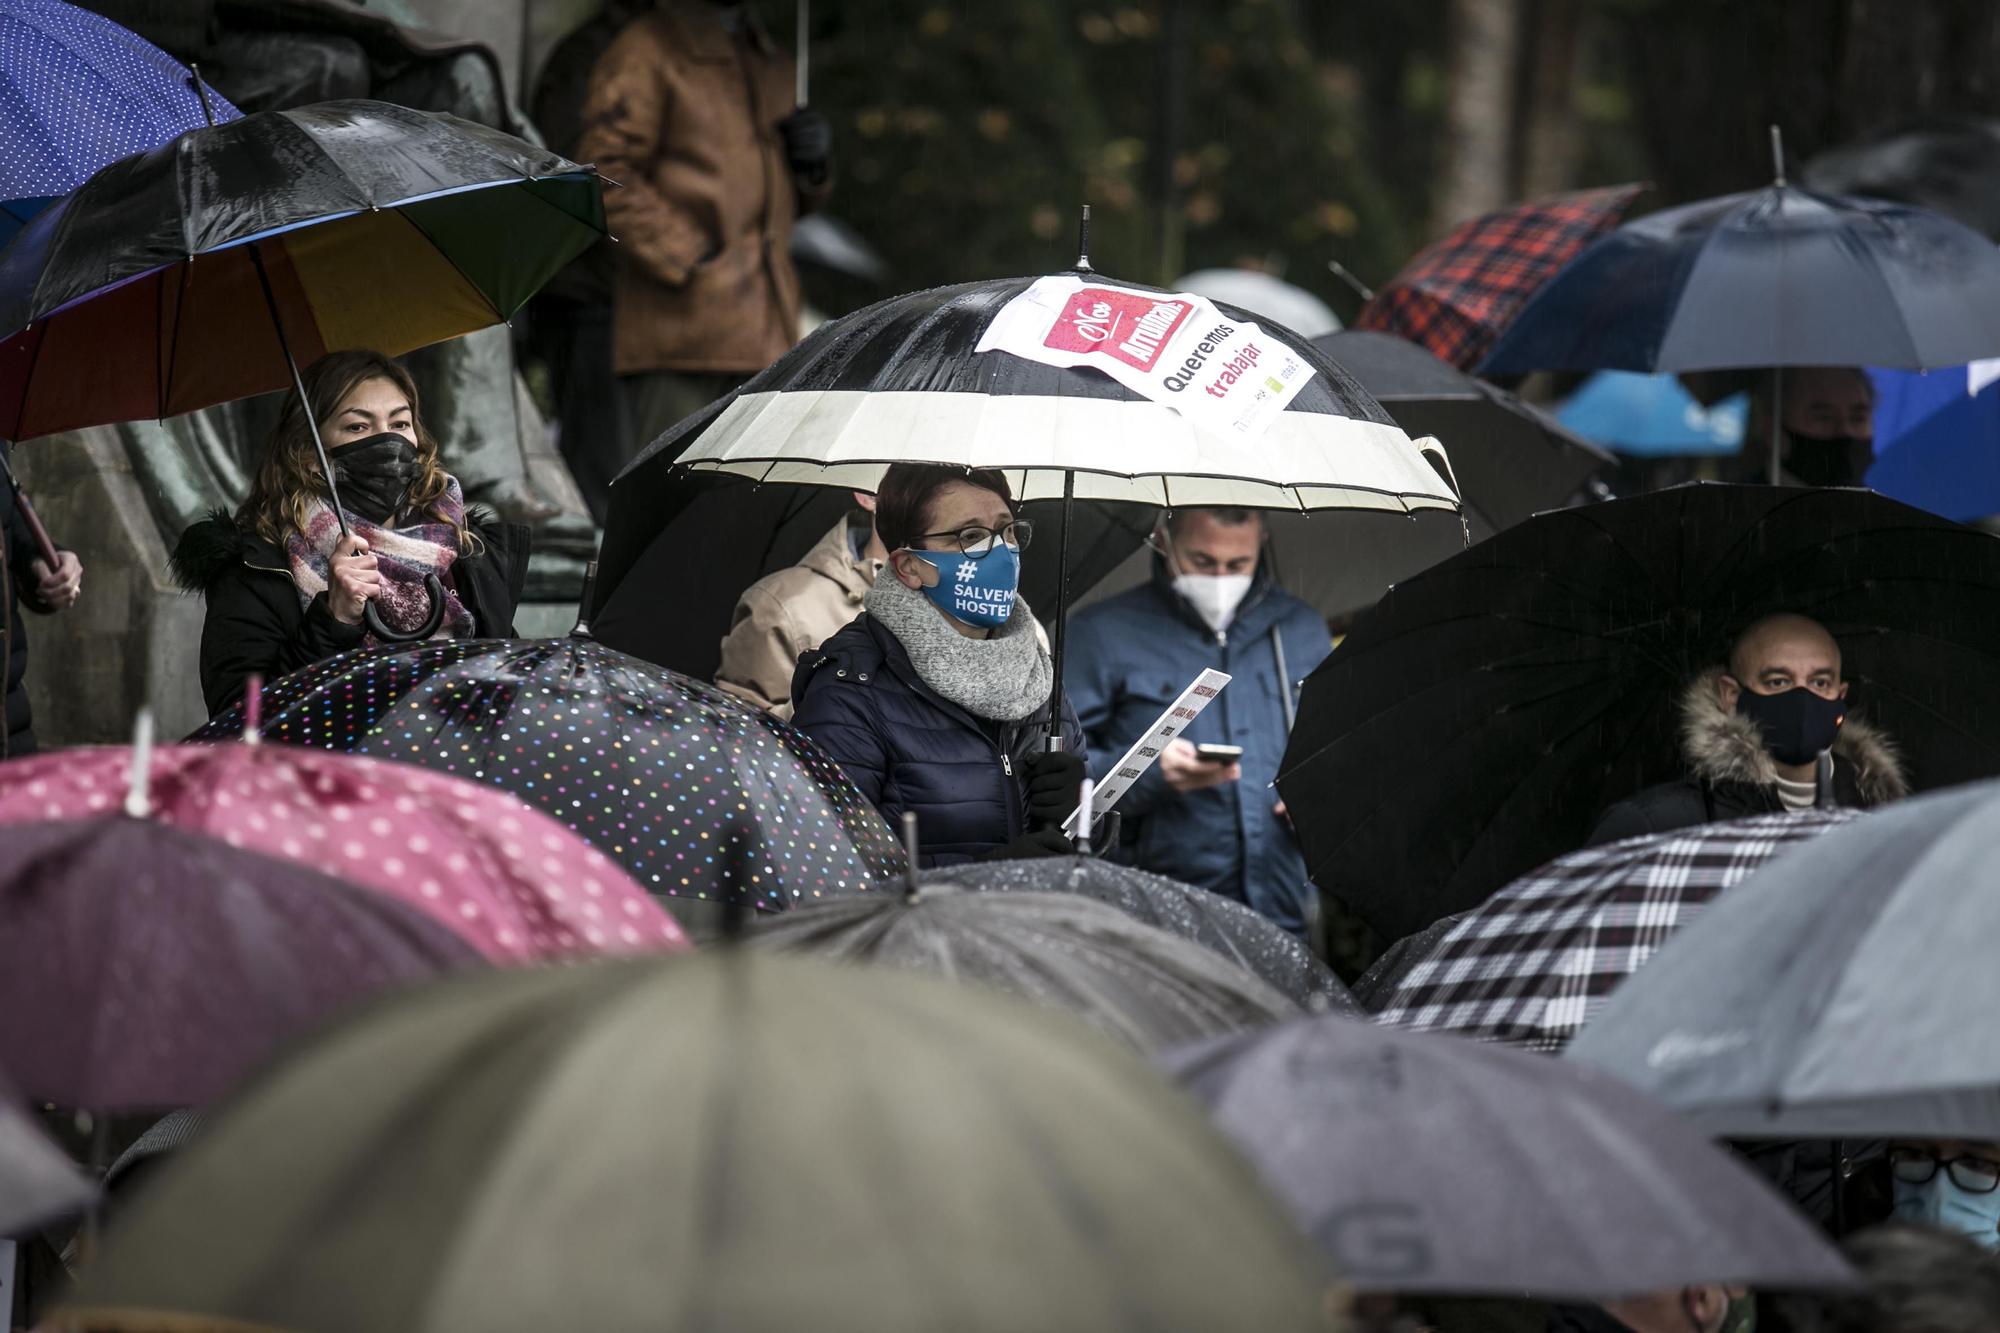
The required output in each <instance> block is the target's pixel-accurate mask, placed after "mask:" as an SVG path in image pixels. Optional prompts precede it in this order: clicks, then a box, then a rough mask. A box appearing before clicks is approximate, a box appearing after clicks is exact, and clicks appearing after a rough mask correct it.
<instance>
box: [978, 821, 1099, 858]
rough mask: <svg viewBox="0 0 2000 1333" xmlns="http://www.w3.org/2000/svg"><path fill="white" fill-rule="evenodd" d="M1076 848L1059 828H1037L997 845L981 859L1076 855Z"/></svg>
mask: <svg viewBox="0 0 2000 1333" xmlns="http://www.w3.org/2000/svg"><path fill="white" fill-rule="evenodd" d="M1075 855H1076V848H1075V847H1074V846H1072V845H1071V844H1070V840H1069V837H1068V835H1066V834H1065V833H1064V832H1063V831H1062V830H1061V829H1059V828H1044V829H1036V830H1035V831H1034V832H1033V833H1023V834H1022V835H1021V836H1020V837H1018V838H1016V839H1014V841H1012V842H1010V843H1007V844H1005V845H1004V846H1000V847H995V848H994V849H993V850H992V851H990V852H987V853H986V854H985V855H983V856H981V857H980V858H979V859H980V860H982V861H1030V860H1034V859H1036V858H1037V857H1043V856H1075Z"/></svg>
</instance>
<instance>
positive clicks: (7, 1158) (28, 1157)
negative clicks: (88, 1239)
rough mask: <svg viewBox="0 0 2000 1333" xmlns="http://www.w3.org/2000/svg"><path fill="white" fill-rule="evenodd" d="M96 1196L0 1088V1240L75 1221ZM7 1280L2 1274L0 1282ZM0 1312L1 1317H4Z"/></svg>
mask: <svg viewBox="0 0 2000 1333" xmlns="http://www.w3.org/2000/svg"><path fill="white" fill-rule="evenodd" d="M95 1193H96V1191H95V1190H93V1189H92V1188H91V1185H90V1182H89V1181H88V1180H87V1179H85V1178H84V1175H83V1173H82V1172H81V1171H79V1170H77V1169H76V1167H75V1166H74V1165H73V1164H72V1163H71V1162H70V1160H69V1158H67V1157H65V1156H63V1153H62V1149H60V1148H58V1147H56V1145H55V1144H54V1143H52V1142H51V1141H50V1140H49V1137H48V1136H47V1135H46V1134H44V1133H42V1131H41V1130H40V1129H39V1128H37V1127H36V1125H35V1122H34V1121H33V1120H32V1119H30V1118H29V1116H28V1113H27V1112H26V1111H25V1110H23V1109H22V1107H21V1105H20V1103H19V1102H18V1101H16V1100H15V1098H14V1094H13V1091H12V1090H11V1089H9V1088H7V1087H6V1086H5V1085H4V1084H0V1240H11V1239H16V1238H18V1237H21V1236H26V1235H29V1234H31V1233H32V1232H33V1231H34V1230H35V1229H36V1228H37V1227H40V1226H43V1225H45V1224H46V1223H49V1222H54V1221H56V1220H58V1219H59V1218H64V1217H74V1216H76V1215H77V1214H79V1213H81V1212H83V1210H84V1209H86V1208H88V1207H89V1206H90V1201H91V1198H92V1197H93V1195H94V1194H95ZM6 1276H11V1275H6V1274H0V1277H6ZM5 1313H6V1311H5V1310H4V1309H0V1314H5Z"/></svg>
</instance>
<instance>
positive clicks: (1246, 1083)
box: [1166, 1015, 1854, 1301]
mask: <svg viewBox="0 0 2000 1333" xmlns="http://www.w3.org/2000/svg"><path fill="white" fill-rule="evenodd" d="M1166 1064H1167V1067H1168V1068H1169V1070H1170V1071H1171V1072H1172V1073H1174V1074H1175V1075H1176V1076H1178V1078H1179V1079H1180V1081H1181V1084H1182V1086H1183V1087H1185V1088H1186V1089H1187V1090H1188V1091H1189V1092H1191V1093H1192V1094H1194V1096H1195V1098H1196V1099H1197V1100H1199V1101H1201V1102H1202V1103H1203V1104H1204V1105H1206V1106H1207V1107H1208V1108H1209V1112H1210V1114H1211V1115H1212V1116H1213V1117H1214V1119H1215V1123H1216V1125H1217V1126H1218V1127H1219V1128H1220V1129H1221V1130H1222V1131H1223V1132H1224V1133H1225V1134H1227V1135H1228V1136H1229V1137H1230V1138H1231V1139H1232V1140H1234V1141H1235V1143H1236V1145H1237V1147H1238V1148H1240V1149H1241V1150H1242V1151H1243V1152H1244V1154H1245V1155H1246V1156H1247V1157H1249V1159H1250V1160H1251V1161H1252V1162H1253V1163H1254V1164H1255V1165H1256V1166H1257V1168H1258V1170H1259V1171H1260V1172H1261V1173H1262V1174H1263V1176H1264V1179H1265V1180H1266V1181H1267V1182H1268V1183H1269V1184H1270V1186H1271V1188H1272V1189H1273V1190H1274V1191H1275V1192H1276V1193H1277V1194H1278V1195H1279V1197H1280V1198H1282V1199H1283V1200H1284V1201H1285V1202H1286V1203H1287V1204H1288V1205H1289V1206H1290V1207H1291V1209H1292V1211H1293V1214H1294V1215H1295V1216H1296V1217H1297V1218H1298V1219H1299V1221H1300V1223H1301V1224H1302V1225H1303V1226H1304V1228H1305V1229H1306V1231H1307V1232H1308V1233H1309V1234H1310V1235H1311V1236H1312V1237H1313V1238H1314V1240H1315V1241H1316V1242H1318V1244H1319V1245H1320V1247H1321V1248H1322V1249H1323V1250H1324V1251H1325V1252H1326V1253H1327V1254H1328V1256H1329V1257H1330V1258H1331V1259H1332V1260H1333V1261H1334V1262H1335V1263H1336V1264H1337V1265H1338V1266H1339V1267H1340V1270H1341V1273H1342V1274H1343V1276H1344V1278H1345V1280H1346V1282H1347V1283H1348V1285H1350V1286H1352V1287H1353V1288H1354V1289H1355V1290H1357V1291H1366V1292H1436V1293H1443V1294H1452V1295H1468V1296H1472V1295H1492V1296H1510V1297H1520V1296H1522V1295H1527V1296H1529V1297H1533V1298H1536V1299H1541V1300H1586V1301H1587V1300H1599V1299H1604V1298H1609V1297H1614V1296H1629V1295H1631V1294H1633V1293H1634V1292H1636V1291H1659V1290H1664V1289H1670V1288H1675V1287H1681V1286H1685V1285H1688V1284H1691V1283H1700V1282H1719V1283H1744V1284H1750V1285H1756V1286H1765V1287H1795V1288H1810V1287H1822V1286H1826V1287H1834V1286H1849V1285H1852V1284H1853V1280H1854V1279H1853V1277H1852V1274H1851V1273H1850V1271H1849V1270H1848V1268H1847V1265H1846V1264H1845V1263H1844V1262H1843V1261H1842V1259H1841V1257H1840V1254H1839V1252H1838V1251H1837V1250H1835V1249H1834V1248H1833V1246H1832V1245H1831V1244H1830V1243H1829V1242H1828V1241H1827V1240H1826V1239H1825V1238H1824V1237H1823V1236H1821V1235H1820V1234H1819V1233H1818V1232H1817V1231H1816V1230H1815V1228H1814V1227H1813V1226H1812V1225H1811V1224H1810V1223H1809V1222H1807V1221H1806V1220H1805V1218H1804V1217H1802V1216H1800V1215H1799V1214H1798V1213H1797V1212H1796V1211H1794V1210H1793V1208H1792V1207H1791V1205H1789V1204H1788V1203H1786V1202H1785V1201H1784V1200H1783V1199H1781V1198H1780V1197H1779V1196H1778V1195H1777V1194H1776V1193H1775V1192H1773V1191H1772V1189H1771V1188H1770V1186H1768V1185H1766V1184H1764V1183H1763V1182H1762V1181H1761V1180H1759V1179H1757V1177H1756V1176H1755V1175H1754V1174H1753V1173H1752V1172H1751V1171H1750V1170H1749V1169H1748V1168H1746V1167H1744V1166H1743V1165H1741V1164H1740V1163H1738V1162H1736V1161H1735V1160H1734V1159H1733V1158H1731V1157H1730V1156H1729V1155H1728V1154H1727V1153H1725V1152H1723V1151H1722V1150H1721V1149H1719V1148H1716V1147H1714V1146H1712V1145H1710V1144H1709V1143H1707V1142H1705V1141H1704V1140H1703V1139H1702V1137H1701V1136H1700V1134H1699V1133H1698V1132H1696V1131H1695V1130H1694V1129H1693V1128H1691V1127H1690V1126H1688V1125H1686V1124H1684V1123H1682V1122H1681V1121H1679V1120H1678V1119H1677V1118H1676V1117H1675V1116H1674V1115H1673V1114H1672V1113H1670V1112H1669V1111H1667V1110H1666V1109H1665V1108H1663V1107H1661V1106H1660V1105H1658V1104H1657V1103H1655V1102H1653V1101H1651V1100H1649V1099H1648V1098H1646V1097H1643V1096H1641V1095H1639V1094H1638V1093H1636V1092H1634V1091H1633V1090H1632V1089H1631V1088H1629V1087H1627V1086H1626V1085H1625V1084H1624V1083H1621V1082H1620V1081H1618V1080H1617V1079H1614V1078H1611V1077H1609V1076H1606V1075H1600V1074H1597V1073H1596V1072H1595V1071H1591V1070H1586V1069H1582V1068H1579V1067H1576V1066H1570V1065H1563V1064H1559V1063H1557V1062H1554V1061H1550V1060H1547V1059H1545V1058H1543V1057H1540V1056H1535V1055H1529V1054H1527V1053H1525V1052H1521V1051H1510V1050H1507V1049H1505V1048H1502V1047H1497V1046H1491V1045H1487V1044H1484V1043H1480V1042H1472V1041H1465V1040H1461V1039H1459V1038H1455V1037H1444V1036H1439V1035H1436V1034H1433V1033H1420V1032H1403V1031H1398V1030H1397V1029H1394V1028H1387V1027H1382V1026H1379V1025H1376V1024H1370V1023H1359V1022H1355V1021H1353V1020H1351V1019H1346V1018H1340V1017H1337V1016H1331V1015H1329V1016H1325V1017H1319V1018H1308V1019H1302V1020H1299V1021H1297V1022H1293V1023H1287V1024H1285V1025H1284V1026H1282V1027H1278V1028H1273V1029H1271V1030H1269V1031H1265V1032H1255V1033H1247V1034H1244V1035H1242V1036H1239V1037H1226V1038H1223V1039H1221V1040H1219V1041H1216V1042H1212V1043H1210V1044H1208V1045H1206V1046H1203V1047H1199V1048H1196V1049H1194V1050H1191V1051H1186V1052H1177V1053H1175V1054H1174V1055H1173V1056H1171V1057H1169V1058H1168V1060H1167V1061H1166Z"/></svg>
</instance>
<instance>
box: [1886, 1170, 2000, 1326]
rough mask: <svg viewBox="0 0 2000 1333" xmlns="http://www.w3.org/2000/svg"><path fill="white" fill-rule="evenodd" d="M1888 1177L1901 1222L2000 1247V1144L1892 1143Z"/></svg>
mask: <svg viewBox="0 0 2000 1333" xmlns="http://www.w3.org/2000/svg"><path fill="white" fill-rule="evenodd" d="M1889 1182H1890V1189H1891V1190H1892V1191H1893V1195H1892V1197H1893V1199H1894V1203H1893V1206H1892V1210H1891V1211H1892V1213H1893V1215H1894V1216H1895V1217H1896V1218H1897V1219H1898V1220H1899V1221H1903V1222H1915V1223H1921V1224H1923V1225H1925V1226H1929V1227H1935V1228H1937V1229H1938V1230H1940V1231H1950V1232H1955V1233H1957V1234H1958V1235H1961V1236H1964V1237H1966V1238H1967V1239H1968V1240H1971V1241H1974V1242H1976V1243H1977V1244H1979V1245H1981V1246H1982V1247H1984V1248H1986V1249H1989V1250H2000V1143H1990V1142H1988V1143H1968V1142H1961V1141H1959V1140H1905V1141H1902V1142H1897V1143H1891V1144H1890V1145H1889ZM1995 1327H2000V1324H1996V1325H1995Z"/></svg>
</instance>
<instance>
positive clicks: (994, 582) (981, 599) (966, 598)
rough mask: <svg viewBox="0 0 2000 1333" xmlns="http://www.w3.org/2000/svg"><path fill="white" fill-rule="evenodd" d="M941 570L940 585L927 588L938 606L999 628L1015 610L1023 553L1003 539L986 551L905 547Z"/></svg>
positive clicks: (981, 624) (959, 617)
mask: <svg viewBox="0 0 2000 1333" xmlns="http://www.w3.org/2000/svg"><path fill="white" fill-rule="evenodd" d="M904 554H906V555H913V556H915V557H916V558H917V559H919V560H921V561H923V562H924V563H925V564H927V565H929V566H930V567H931V568H932V569H935V570H936V571H937V572H938V581H937V586H936V587H932V588H925V589H923V590H922V591H923V594H924V596H926V597H928V598H930V599H931V601H932V602H934V603H936V604H937V609H938V610H940V611H942V612H944V613H945V614H946V615H948V616H950V617H951V618H952V619H953V620H956V621H960V622H962V623H964V624H967V625H972V626H975V627H977V628H979V629H998V628H1000V626H1002V625H1004V624H1006V623H1007V618H1008V617H1009V616H1011V615H1013V614H1014V594H1015V590H1016V589H1017V588H1018V587H1019V586H1020V583H1021V553H1020V552H1019V551H1017V550H1015V549H1014V548H1013V547H1011V546H1009V545H1007V543H1005V542H1003V541H996V542H994V543H993V549H992V550H990V551H988V552H986V553H985V554H984V555H965V554H963V553H961V552H958V551H917V550H910V549H908V548H905V550H904Z"/></svg>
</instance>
